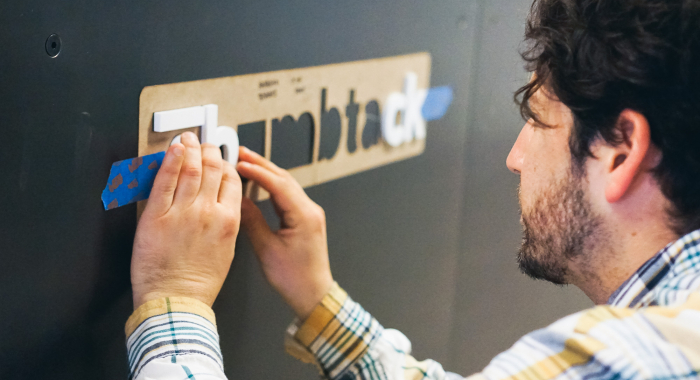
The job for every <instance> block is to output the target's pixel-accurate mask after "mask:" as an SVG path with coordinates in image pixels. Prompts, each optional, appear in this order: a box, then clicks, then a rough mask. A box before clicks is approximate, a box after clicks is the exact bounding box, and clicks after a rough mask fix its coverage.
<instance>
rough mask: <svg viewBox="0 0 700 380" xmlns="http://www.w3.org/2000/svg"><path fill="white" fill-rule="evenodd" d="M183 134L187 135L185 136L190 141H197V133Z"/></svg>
mask: <svg viewBox="0 0 700 380" xmlns="http://www.w3.org/2000/svg"><path fill="white" fill-rule="evenodd" d="M184 134H185V135H187V138H188V139H189V140H191V141H199V139H198V138H197V135H195V134H194V133H192V132H185V133H184ZM183 137H184V136H183Z"/></svg>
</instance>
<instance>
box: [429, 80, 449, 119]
mask: <svg viewBox="0 0 700 380" xmlns="http://www.w3.org/2000/svg"><path fill="white" fill-rule="evenodd" d="M451 103H452V87H450V86H442V87H433V88H431V89H430V90H428V94H427V95H426V97H425V102H424V103H423V108H422V109H421V113H422V114H423V119H425V121H431V120H438V119H440V118H441V117H443V116H445V113H446V112H447V109H448V108H449V107H450V104H451Z"/></svg>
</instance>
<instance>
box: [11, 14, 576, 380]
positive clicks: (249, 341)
mask: <svg viewBox="0 0 700 380" xmlns="http://www.w3.org/2000/svg"><path fill="white" fill-rule="evenodd" d="M527 3H528V1H527V0H498V1H485V0H481V1H477V0H445V1H440V2H426V1H418V0H411V1H391V2H374V1H366V0H356V1H352V2H326V1H304V2H283V1H271V0H258V1H209V2H201V1H199V2H194V1H183V0H171V1H151V2H144V1H128V2H88V1H60V2H56V1H46V0H28V1H23V2H12V3H10V2H3V3H0V25H2V33H0V41H2V46H3V48H4V49H3V52H2V54H0V125H1V126H2V131H3V138H2V140H1V141H2V148H1V149H0V162H1V163H2V172H1V173H2V176H0V184H2V189H3V190H2V195H0V210H1V212H2V214H0V215H2V219H0V258H1V259H2V265H0V300H2V304H3V306H2V308H0V322H2V325H3V326H4V327H3V328H2V329H0V378H3V379H20V378H22V379H25V378H26V379H34V378H48V377H50V378H52V379H95V378H99V379H123V378H125V377H126V375H127V369H126V355H125V348H124V335H123V334H124V333H123V324H124V322H125V320H126V318H127V317H128V315H129V314H130V313H131V311H132V309H131V293H130V285H129V262H130V255H131V244H132V241H133V233H134V229H135V220H136V217H135V213H136V212H135V207H134V206H128V207H123V208H119V209H115V210H112V211H109V212H105V211H103V210H102V208H101V204H100V194H101V191H102V189H103V187H104V185H105V182H106V179H107V176H108V173H109V167H110V165H111V163H112V162H114V161H117V160H120V159H124V158H130V157H134V156H136V155H137V142H138V141H137V140H138V137H137V133H138V104H139V94H140V91H141V89H142V88H143V87H145V86H149V85H154V84H163V83H173V82H181V81H189V80H197V79H204V78H215V77H222V76H232V75H240V74H246V73H255V72H265V71H272V70H281V69H286V68H294V67H306V66H313V65H322V64H328V63H335V62H346V61H354V60H360V59H369V58H377V57H386V56H393V55H399V54H406V53H413V52H418V51H428V52H430V53H431V54H432V57H433V71H432V84H433V85H452V86H453V87H454V90H455V102H454V103H453V105H452V108H451V109H450V111H449V112H448V114H447V116H446V117H445V118H443V119H442V120H440V121H437V122H431V123H430V124H429V130H428V139H427V147H426V151H425V153H424V154H423V155H422V156H420V157H417V158H414V159H410V160H407V161H404V162H400V163H397V164H393V165H389V166H386V167H382V168H378V169H375V170H371V171H368V172H365V173H361V174H358V175H354V176H352V177H348V178H345V179H341V180H338V181H334V182H331V183H327V184H324V185H320V186H316V187H313V188H310V189H308V193H309V195H310V196H311V197H312V198H313V199H314V200H315V201H317V202H318V203H319V204H320V205H322V206H323V207H324V208H325V210H326V213H327V218H328V237H329V246H330V252H331V266H332V269H333V273H334V276H335V278H336V280H337V281H338V282H339V283H340V284H341V285H342V286H343V287H344V288H345V289H346V290H348V292H349V293H350V294H351V295H352V296H353V297H354V298H355V299H356V300H358V301H359V302H361V303H362V304H363V306H365V308H367V309H368V310H369V311H371V312H372V313H373V314H374V315H375V316H376V317H377V318H379V320H380V321H381V322H382V323H383V324H384V325H385V326H387V327H395V328H399V329H400V330H402V331H403V332H404V333H405V334H406V335H407V336H408V337H409V338H411V340H412V341H413V344H414V352H415V353H416V356H417V357H419V358H426V357H431V358H433V359H436V360H438V361H441V362H443V363H444V364H445V367H446V368H447V369H449V370H457V371H462V372H463V373H464V374H468V373H467V372H469V371H474V370H478V369H479V367H480V366H483V365H484V364H486V362H487V360H488V358H490V357H491V356H492V355H493V354H495V353H497V352H498V351H499V350H502V349H504V348H506V347H507V345H508V344H510V343H512V342H513V341H514V340H515V339H516V338H517V336H519V335H520V334H522V333H525V332H527V331H528V329H530V328H532V327H536V326H543V325H545V324H547V323H549V322H551V321H552V320H553V319H554V318H555V317H557V316H563V315H564V314H565V313H566V312H569V311H573V310H575V309H576V308H577V307H581V306H582V305H585V304H586V302H585V301H583V300H582V297H581V296H580V295H579V294H577V293H574V295H572V294H571V292H570V291H568V290H567V291H560V290H557V289H556V288H552V287H551V286H550V287H547V286H539V285H540V284H535V283H532V282H530V281H529V280H526V279H524V278H523V276H521V275H519V274H517V268H516V266H515V263H514V259H513V257H514V256H513V255H514V252H515V248H516V247H517V243H518V236H519V226H518V223H517V218H518V215H517V203H516V200H515V195H514V194H515V187H516V185H517V177H516V176H514V175H512V174H510V173H508V172H507V171H506V169H505V164H504V162H505V156H506V155H507V152H508V149H509V148H510V144H512V141H514V139H515V137H516V136H517V133H518V131H519V127H520V125H521V121H520V120H519V119H518V117H517V112H516V110H515V108H514V106H513V105H512V103H511V102H510V93H512V91H513V90H514V89H515V88H517V86H518V84H519V83H521V81H522V80H524V79H526V77H525V76H524V74H523V72H522V68H521V64H520V61H519V59H518V57H517V54H515V51H516V50H515V49H516V47H517V43H518V41H519V40H520V38H521V36H522V28H523V20H524V14H525V11H526V9H527ZM51 33H59V34H60V36H61V38H62V41H63V46H62V51H61V53H60V55H59V56H58V57H56V58H50V57H49V56H48V55H47V54H46V52H45V50H44V42H45V40H46V38H47V37H48V36H49V35H50V34H51ZM263 208H264V211H265V213H266V215H267V216H268V217H269V220H270V221H273V222H274V217H273V213H272V210H271V207H270V206H269V204H268V203H264V204H263ZM214 310H215V311H216V312H217V319H218V323H219V328H220V335H221V341H222V350H223V354H224V360H225V363H226V371H227V374H228V376H229V378H232V379H254V378H275V379H302V378H315V377H316V376H317V375H316V374H315V370H314V369H313V367H310V366H306V365H302V364H300V363H297V362H296V361H295V360H293V359H291V358H290V357H288V356H286V355H285V354H284V352H283V348H282V337H283V332H284V328H285V327H286V325H287V323H289V321H290V320H291V318H292V313H291V312H290V311H289V310H288V309H287V307H286V306H285V305H284V304H283V302H282V301H281V299H280V298H279V297H278V296H277V295H276V294H274V293H273V292H272V290H271V289H270V287H269V286H268V285H267V284H266V283H265V280H264V279H263V278H262V276H261V273H260V270H259V269H258V267H257V263H256V262H255V258H254V254H253V252H252V251H251V249H250V246H249V244H248V242H247V241H246V239H244V238H242V239H240V240H239V245H238V248H237V253H236V258H235V260H234V263H233V268H232V271H231V273H230V275H229V278H228V280H227V281H226V284H225V285H224V289H223V290H222V293H221V295H220V296H219V299H218V300H217V302H216V304H215V305H214Z"/></svg>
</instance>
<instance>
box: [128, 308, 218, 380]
mask: <svg viewBox="0 0 700 380" xmlns="http://www.w3.org/2000/svg"><path fill="white" fill-rule="evenodd" d="M125 332H126V336H127V342H126V347H127V355H128V358H129V370H130V376H129V378H130V379H131V378H134V377H136V376H137V375H138V373H139V371H140V370H141V368H142V367H143V366H144V365H146V364H147V363H149V362H151V361H153V360H156V359H159V358H164V357H172V358H173V363H175V361H176V357H177V356H180V355H199V356H202V357H203V358H206V359H205V360H211V361H213V362H215V363H216V365H218V367H219V368H220V369H221V370H222V371H223V358H222V356H221V348H220V347H219V334H218V332H217V329H216V319H215V317H214V312H213V311H212V310H211V308H210V307H209V306H207V305H206V304H204V303H203V302H201V301H198V300H196V299H192V298H186V297H168V298H161V299H156V300H151V301H149V302H146V303H145V304H143V305H141V306H140V307H139V308H138V309H136V311H134V313H133V314H132V315H131V317H129V320H128V321H127V323H126V326H125Z"/></svg>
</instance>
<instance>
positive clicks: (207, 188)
mask: <svg viewBox="0 0 700 380" xmlns="http://www.w3.org/2000/svg"><path fill="white" fill-rule="evenodd" d="M223 161H224V160H223V159H222V158H221V150H220V149H219V147H217V146H215V145H213V144H202V184H201V186H200V187H199V197H200V198H201V199H204V200H207V201H211V202H217V201H218V198H219V187H221V178H222V176H223V174H224V169H223Z"/></svg>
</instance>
